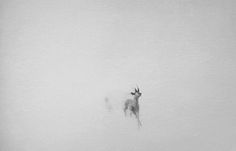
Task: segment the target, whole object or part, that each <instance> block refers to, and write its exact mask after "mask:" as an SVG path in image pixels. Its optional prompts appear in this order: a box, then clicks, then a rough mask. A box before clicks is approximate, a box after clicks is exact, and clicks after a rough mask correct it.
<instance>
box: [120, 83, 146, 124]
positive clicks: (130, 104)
mask: <svg viewBox="0 0 236 151" xmlns="http://www.w3.org/2000/svg"><path fill="white" fill-rule="evenodd" d="M130 94H131V95H132V96H133V99H127V100H126V101H125V103H124V113H125V116H126V115H127V113H126V112H127V110H129V111H130V115H132V114H134V115H135V117H136V119H137V121H138V127H140V126H142V123H141V121H140V119H139V98H140V96H141V95H142V93H141V92H140V91H139V88H138V87H137V89H136V88H135V91H134V92H131V93H130Z"/></svg>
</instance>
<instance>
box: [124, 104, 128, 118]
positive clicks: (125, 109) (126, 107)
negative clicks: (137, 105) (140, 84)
mask: <svg viewBox="0 0 236 151" xmlns="http://www.w3.org/2000/svg"><path fill="white" fill-rule="evenodd" d="M127 109H128V106H126V105H125V107H124V113H125V116H126V111H127Z"/></svg>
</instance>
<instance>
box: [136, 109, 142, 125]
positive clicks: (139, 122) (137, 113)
mask: <svg viewBox="0 0 236 151" xmlns="http://www.w3.org/2000/svg"><path fill="white" fill-rule="evenodd" d="M135 116H136V118H137V121H138V126H139V127H140V126H142V123H141V121H140V119H139V112H136V113H135Z"/></svg>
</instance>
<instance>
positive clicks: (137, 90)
mask: <svg viewBox="0 0 236 151" xmlns="http://www.w3.org/2000/svg"><path fill="white" fill-rule="evenodd" d="M130 94H132V95H134V96H136V97H140V96H141V95H142V93H141V92H140V91H139V88H138V87H137V88H135V89H134V92H131V93H130Z"/></svg>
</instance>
